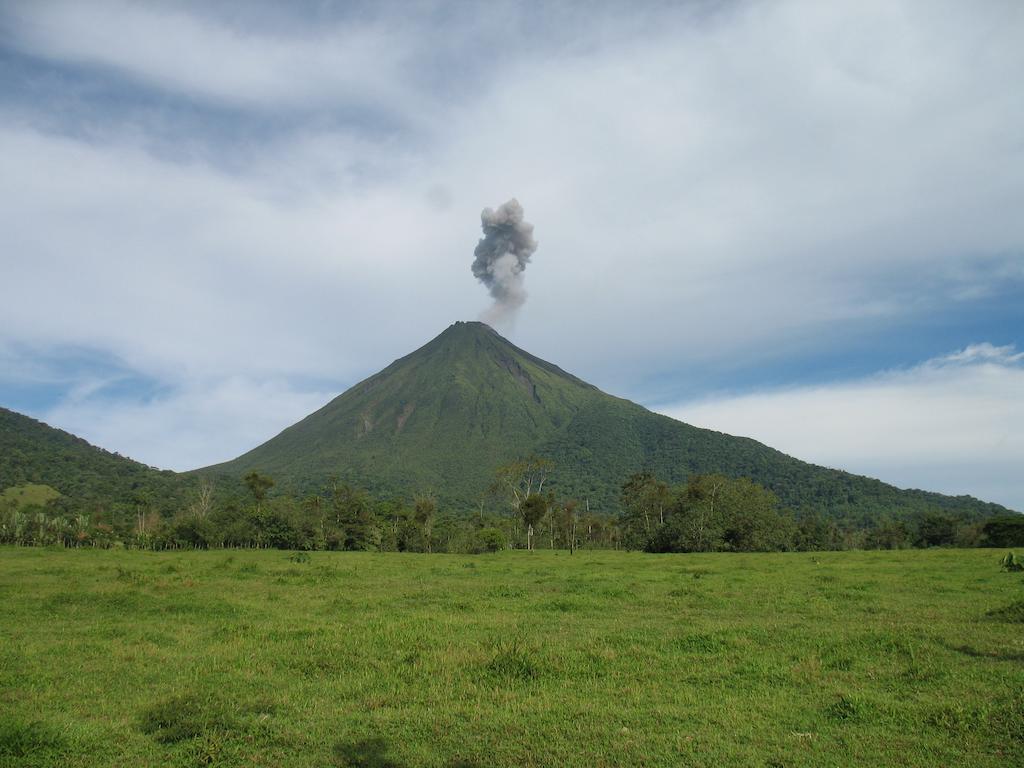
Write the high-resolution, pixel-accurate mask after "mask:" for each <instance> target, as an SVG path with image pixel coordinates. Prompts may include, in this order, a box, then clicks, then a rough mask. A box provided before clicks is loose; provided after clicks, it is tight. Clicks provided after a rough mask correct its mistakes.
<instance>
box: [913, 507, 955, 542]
mask: <svg viewBox="0 0 1024 768" xmlns="http://www.w3.org/2000/svg"><path fill="white" fill-rule="evenodd" d="M956 530H957V522H956V520H954V519H953V518H952V517H950V516H949V515H947V514H944V513H942V512H928V513H927V514H925V515H924V517H922V518H921V520H920V522H919V523H918V526H917V543H918V546H921V547H944V546H949V545H950V544H952V543H953V542H955V541H956Z"/></svg>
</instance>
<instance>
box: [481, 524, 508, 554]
mask: <svg viewBox="0 0 1024 768" xmlns="http://www.w3.org/2000/svg"><path fill="white" fill-rule="evenodd" d="M507 546H508V540H507V539H506V538H505V534H504V533H502V532H501V531H500V530H498V529H497V528H481V529H480V530H479V531H477V532H476V533H475V534H473V552H476V553H480V552H498V551H500V550H502V549H505V547H507Z"/></svg>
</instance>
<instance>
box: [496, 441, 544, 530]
mask: <svg viewBox="0 0 1024 768" xmlns="http://www.w3.org/2000/svg"><path fill="white" fill-rule="evenodd" d="M554 468H555V463H554V462H553V461H551V460H550V459H542V458H540V457H538V456H531V457H530V458H528V459H524V460H519V461H513V462H510V463H509V464H505V465H504V466H501V467H498V470H497V472H496V473H495V480H494V484H493V485H492V489H493V490H494V491H499V490H500V491H504V492H505V493H506V494H508V496H507V498H508V500H509V506H510V507H511V509H512V517H513V519H516V518H518V517H522V506H523V504H525V503H526V500H527V499H528V498H529V497H530V496H532V495H534V494H537V495H540V494H541V493H543V492H544V483H545V482H546V481H547V479H548V475H550V474H551V471H552V470H553V469H554ZM532 535H533V534H532V533H528V537H529V536H532Z"/></svg>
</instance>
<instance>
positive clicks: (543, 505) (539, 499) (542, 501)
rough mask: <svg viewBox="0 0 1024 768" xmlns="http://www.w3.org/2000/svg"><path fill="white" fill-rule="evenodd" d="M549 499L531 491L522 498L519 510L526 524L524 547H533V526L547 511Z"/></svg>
mask: <svg viewBox="0 0 1024 768" xmlns="http://www.w3.org/2000/svg"><path fill="white" fill-rule="evenodd" d="M548 503H549V499H548V498H547V497H545V496H542V495H541V494H539V493H531V494H530V495H529V496H527V497H526V498H525V499H524V500H523V504H522V507H521V508H520V510H519V512H520V515H521V516H522V518H523V525H524V526H526V548H527V549H528V550H530V549H533V527H534V526H535V525H537V523H539V522H540V521H541V520H542V519H544V515H545V514H547V511H548Z"/></svg>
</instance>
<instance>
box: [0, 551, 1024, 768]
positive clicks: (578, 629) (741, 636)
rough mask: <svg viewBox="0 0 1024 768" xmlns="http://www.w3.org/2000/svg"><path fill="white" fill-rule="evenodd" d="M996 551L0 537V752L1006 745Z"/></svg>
mask: <svg viewBox="0 0 1024 768" xmlns="http://www.w3.org/2000/svg"><path fill="white" fill-rule="evenodd" d="M1002 554H1003V553H1002V552H997V551H985V550H969V551H959V550H928V551H918V550H911V551H901V552H872V553H863V552H857V553H854V552H844V553H825V554H803V553H790V554H750V555H748V554H706V555H646V554H640V553H622V552H591V553H587V552H582V553H577V554H575V555H571V556H570V555H568V554H566V553H561V554H558V553H551V552H532V553H526V552H506V553H499V554H497V555H481V556H477V557H470V556H448V555H434V556H425V555H399V554H375V555H370V554H360V553H320V552H314V553H310V554H308V555H305V556H304V557H303V558H298V557H289V556H288V555H287V554H286V553H283V552H277V551H267V550H263V551H244V552H234V553H227V552H175V553H152V552H132V551H129V552H126V551H123V550H120V551H118V550H107V551H103V550H91V549H90V550H43V549H10V548H8V549H3V550H0V626H2V627H4V640H5V642H4V643H0V766H19V768H30V767H32V766H52V765H62V766H67V767H68V768H87V767H92V766H115V765H116V766H121V765H169V766H181V767H183V768H184V767H191V766H199V765H220V766H243V765H246V766H249V765H265V766H281V767H282V768H287V767H288V766H302V767H303V768H305V766H310V765H322V766H371V765H377V766H392V767H393V768H398V767H400V766H425V767H427V768H429V767H431V766H437V767H442V766H443V767H445V768H448V767H450V766H457V765H460V766H488V767H489V768H490V767H495V768H500V767H502V766H522V765H537V766H602V765H604V766H612V765H615V766H641V765H643V766H722V765H726V766H732V765H736V766H749V765H758V766H765V765H786V766H815V767H816V766H821V765H901V766H922V767H924V766H927V767H928V768H931V767H932V766H935V765H942V766H972V767H982V768H983V767H984V766H993V767H994V766H1000V767H1001V766H1005V765H1012V764H1019V763H1020V761H1021V759H1022V754H1024V753H1022V750H1024V704H1022V699H1021V691H1022V687H1024V665H1022V664H1021V661H1022V660H1024V646H1022V645H1021V641H1020V635H1019V627H1020V623H1019V621H1020V611H1019V608H1018V609H1012V610H1011V609H1010V608H1009V607H1012V606H1014V605H1015V604H1019V600H1020V597H1021V591H1022V589H1024V576H1022V574H1020V573H1006V572H1003V571H1001V570H1000V566H999V560H1000V557H1001V555H1002ZM1004 609H1006V610H1004Z"/></svg>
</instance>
